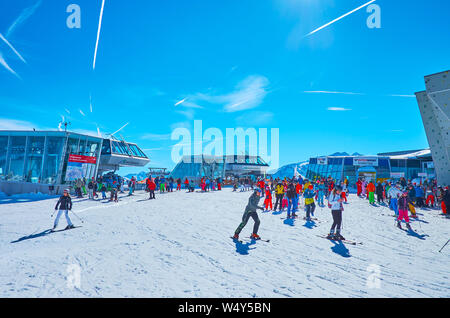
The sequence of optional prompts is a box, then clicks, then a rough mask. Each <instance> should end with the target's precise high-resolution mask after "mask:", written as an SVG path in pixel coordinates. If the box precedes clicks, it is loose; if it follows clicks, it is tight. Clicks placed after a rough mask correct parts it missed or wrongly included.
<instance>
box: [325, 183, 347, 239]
mask: <svg viewBox="0 0 450 318" xmlns="http://www.w3.org/2000/svg"><path fill="white" fill-rule="evenodd" d="M341 192H342V188H341V187H340V186H337V187H336V188H335V189H334V190H333V191H332V192H331V193H330V196H329V197H328V206H329V207H330V209H331V215H332V216H333V225H331V229H330V234H328V236H327V238H328V239H333V240H345V238H344V237H343V236H342V235H341V224H342V211H343V210H344V207H343V206H342V201H344V200H343V199H342V198H341ZM335 229H336V234H335V233H334V231H335Z"/></svg>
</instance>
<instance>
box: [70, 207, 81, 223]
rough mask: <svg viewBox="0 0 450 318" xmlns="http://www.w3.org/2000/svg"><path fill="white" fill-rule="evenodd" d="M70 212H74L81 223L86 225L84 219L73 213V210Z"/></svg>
mask: <svg viewBox="0 0 450 318" xmlns="http://www.w3.org/2000/svg"><path fill="white" fill-rule="evenodd" d="M70 212H72V213H73V214H74V215H75V216H76V217H77V218H78V219H79V220H80V221H81V223H84V221H83V219H82V218H80V217H79V216H78V215H77V214H76V213H75V212H73V211H72V210H70Z"/></svg>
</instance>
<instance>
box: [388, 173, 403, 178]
mask: <svg viewBox="0 0 450 318" xmlns="http://www.w3.org/2000/svg"><path fill="white" fill-rule="evenodd" d="M404 177H405V173H404V172H391V178H396V179H400V178H404Z"/></svg>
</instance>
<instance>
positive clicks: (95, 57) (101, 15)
mask: <svg viewBox="0 0 450 318" xmlns="http://www.w3.org/2000/svg"><path fill="white" fill-rule="evenodd" d="M104 7H105V0H102V8H101V10H100V18H99V21H98V31H97V42H96V43H95V52H94V64H93V65H92V69H93V70H95V62H96V61H97V50H98V40H99V39H100V30H101V29H102V19H103V8H104Z"/></svg>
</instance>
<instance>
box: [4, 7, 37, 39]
mask: <svg viewBox="0 0 450 318" xmlns="http://www.w3.org/2000/svg"><path fill="white" fill-rule="evenodd" d="M41 4H42V0H39V1H38V2H36V3H35V4H34V5H32V6H31V7H28V8H25V9H24V10H23V11H22V13H21V14H20V15H19V17H17V19H16V20H14V22H13V23H12V24H11V26H10V27H9V28H8V31H6V37H8V38H9V37H10V36H11V35H12V34H13V32H14V31H15V30H16V29H17V28H18V27H19V26H20V25H22V24H23V23H24V22H25V21H26V20H28V19H29V18H30V17H31V16H32V15H33V14H34V13H35V12H36V10H37V9H38V8H39V7H40V6H41Z"/></svg>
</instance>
